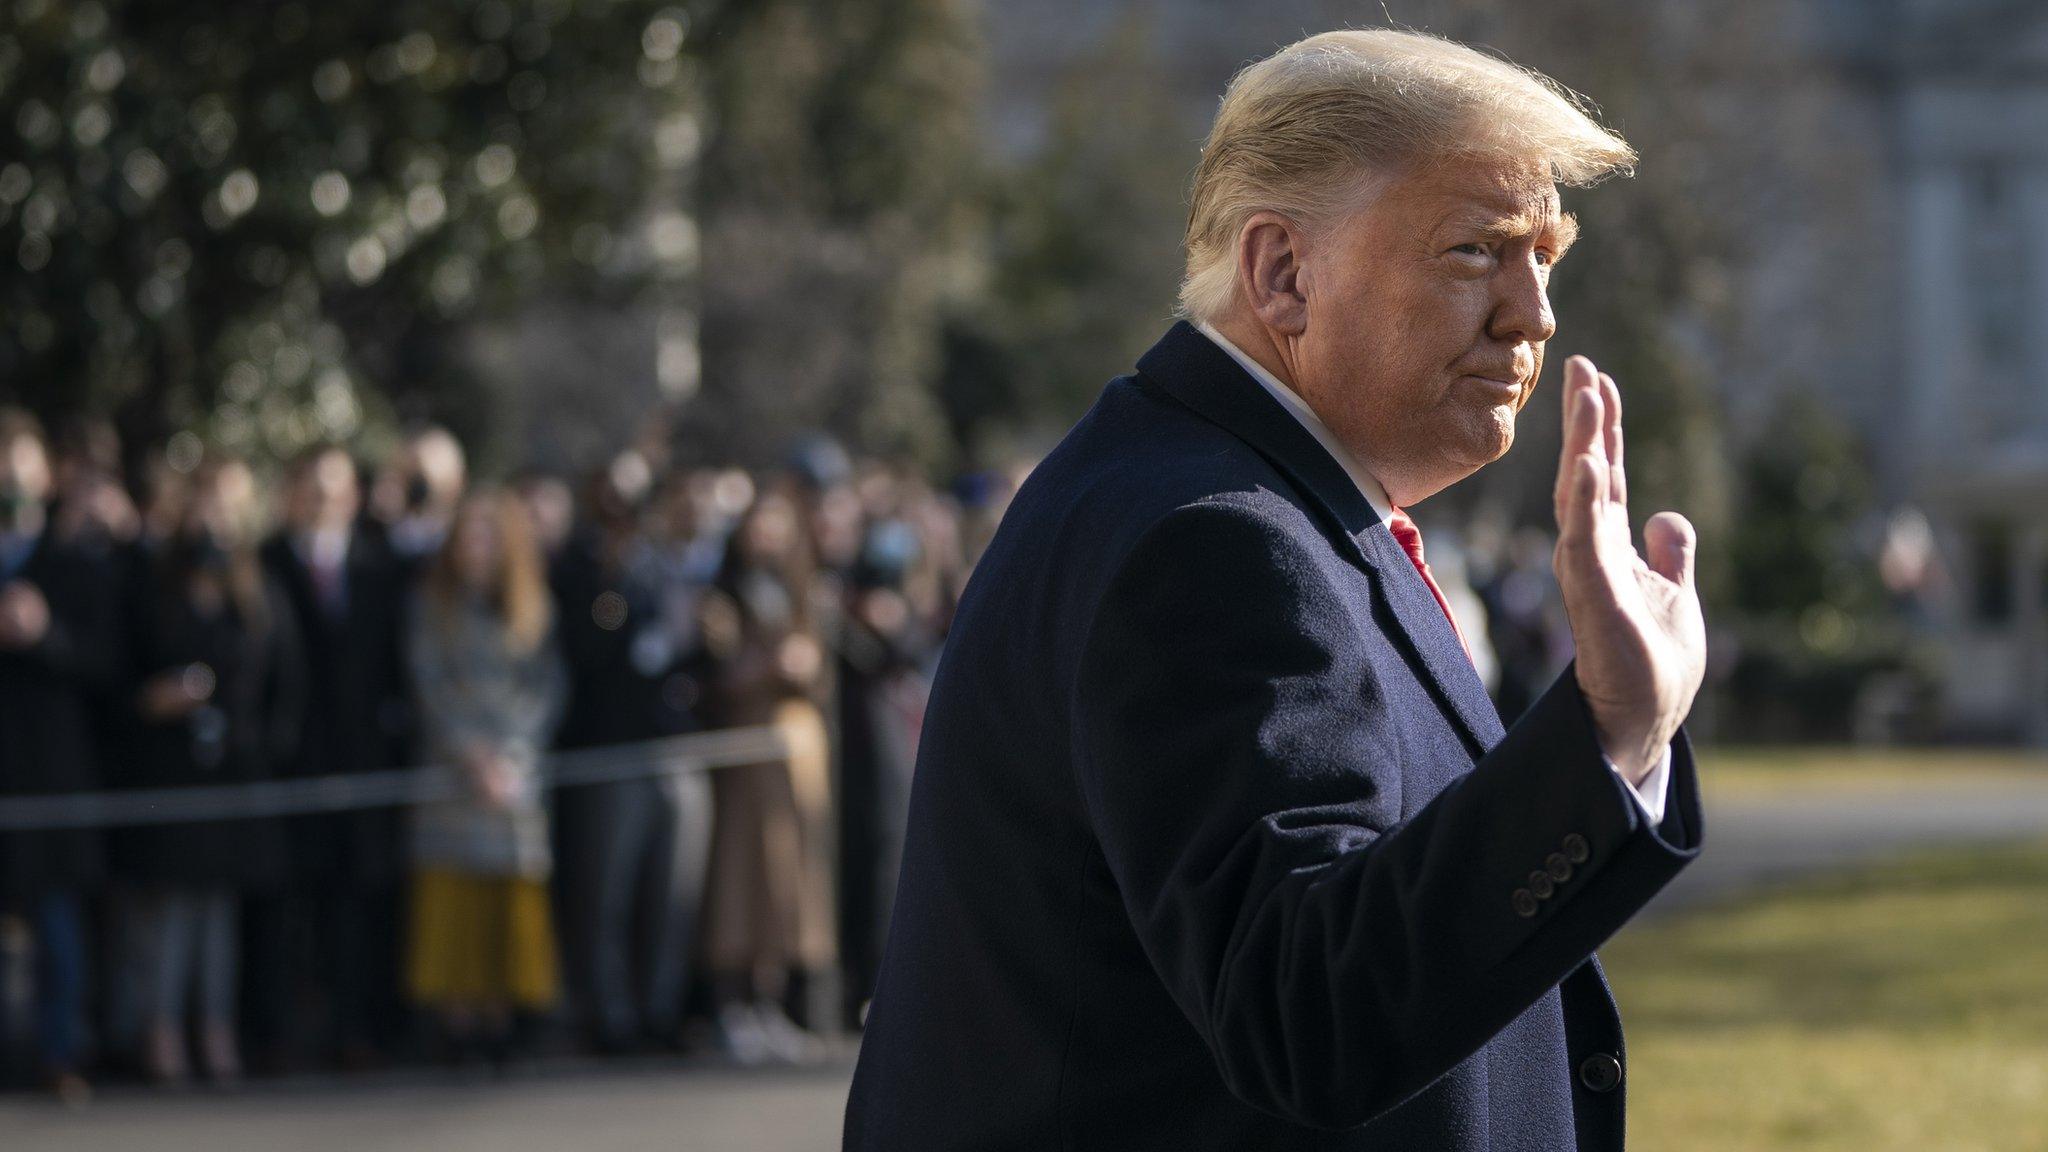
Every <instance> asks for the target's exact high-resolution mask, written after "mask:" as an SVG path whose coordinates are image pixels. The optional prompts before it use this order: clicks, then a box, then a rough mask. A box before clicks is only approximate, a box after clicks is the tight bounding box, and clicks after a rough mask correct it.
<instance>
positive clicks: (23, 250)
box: [0, 0, 698, 455]
mask: <svg viewBox="0 0 2048 1152" xmlns="http://www.w3.org/2000/svg"><path fill="white" fill-rule="evenodd" d="M7 13H8V14H7V16H6V17H5V18H4V19H5V23H0V113H4V125H0V132H11V133H12V137H13V138H12V139H11V140H7V141H6V143H5V145H4V146H0V161H4V163H0V253H4V254H5V256H6V257H7V258H6V259H4V260H0V302H4V303H0V308H4V316H5V318H4V320H0V380H4V381H5V383H4V385H0V387H4V389H5V392H6V393H7V394H10V395H11V396H12V397H13V398H15V399H18V400H21V401H25V402H27V403H29V404H31V405H32V406H34V407H36V408H38V409H40V410H42V411H44V412H46V413H50V414H64V413H70V412H77V411H87V412H98V413H112V414H115V415H116V416H117V417H118V419H119V421H120V423H121V425H122V427H123V429H124V431H126V432H127V433H128V434H129V437H130V440H131V442H139V441H145V440H154V439H156V438H157V437H160V436H161V435H163V434H165V433H166V432H168V431H171V430H173V429H178V428H187V429H192V430H196V431H200V432H202V433H204V434H205V435H206V436H207V437H208V438H209V439H211V440H213V441H216V442H218V443H221V444H224V445H226V446H228V447H231V448H235V449H238V450H241V451H245V452H250V453H255V454H259V455H261V454H274V453H289V452H291V451H294V450H295V449H297V448H298V447H300V446H301V445H303V444H306V443H308V442H311V441H314V440H320V439H330V438H343V437H348V436H351V435H354V434H356V433H357V432H358V430H359V429H361V428H362V427H363V426H364V424H365V421H366V420H368V419H374V418H375V417H376V416H377V415H378V414H379V413H380V412H386V411H389V410H391V409H392V408H393V407H394V406H395V407H397V408H398V409H401V410H405V411H419V412H421V413H422V414H427V415H433V416H436V417H440V418H445V419H447V420H449V421H450V422H451V423H454V424H455V425H457V426H458V429H460V430H463V431H465V432H468V433H471V434H472V435H474V434H475V433H477V432H479V431H482V430H483V429H482V425H483V424H484V423H485V422H487V421H488V420H489V419H490V413H491V405H489V404H486V403H478V402H477V401H478V400H479V399H481V398H482V397H481V396H480V392H481V390H483V389H485V388H487V384H486V382H483V381H480V380H477V379H475V378H473V377H469V376H467V375H466V374H465V371H464V369H463V367H462V364H461V361H460V358H459V357H457V356H454V355H451V354H450V347H451V341H450V339H449V337H450V336H451V334H452V332H453V331H454V330H455V329H456V327H457V326H458V325H460V324H461V323H462V322H464V321H465V320H467V319H472V318H475V317H479V316H489V315H502V314H505V313H507V312H509V311H511V310H513V309H515V308H517V307H518V306H519V305H521V304H522V303H523V302H525V301H527V300H529V299H531V298H532V296H533V293H534V292H535V291H536V289H537V288H538V287H539V286H541V285H542V284H543V283H546V284H547V286H548V287H549V290H550V291H551V292H561V291H570V292H574V291H586V292H591V293H596V294H599V295H611V296H625V295H629V294H631V293H633V292H635V291H637V290H639V289H640V288H641V287H643V286H644V285H645V284H647V283H648V282H649V281H650V280H660V279H663V278H670V279H672V278H674V277H676V276H678V275H687V270H688V268H689V266H690V263H691V261H692V260H693V258H694V245H693V240H694V231H693V230H692V228H691V226H690V222H689V220H688V218H687V217H686V216H683V215H681V214H680V213H679V212H678V211H677V210H676V208H677V207H679V205H678V206H674V207H670V208H669V209H668V210H666V211H661V210H656V211H652V212H650V209H652V208H656V207H658V206H655V205H652V204H650V193H651V190H654V189H657V188H666V187H672V184H673V175H674V173H677V172H680V171H682V170H685V169H686V168H687V167H688V166H689V165H690V164H691V163H692V162H693V160H694V157H695V152H696V142H697V138H698V125H697V120H696V118H695V109H694V103H693V95H692V94H693V91H694V87H693V66H692V63H691V61H690V59H689V56H688V54H687V53H686V52H685V50H684V49H685V43H684V41H685V37H686V34H687V30H688V28H689V20H688V17H687V16H686V15H685V14H684V13H683V12H682V11H681V10H679V9H670V8H663V7H661V6H660V5H659V4H655V3H645V2H641V0H400V2H397V3H391V4H376V5H357V4H344V5H318V4H309V3H304V2H301V0H292V2H288V3H272V2H261V3H258V2H251V0H240V2H228V3H212V4H204V5H190V4H152V3H144V2H141V0H84V2H78V3H60V2H52V0H17V2H15V3H13V4H11V5H9V7H8V9H7ZM650 142H651V143H652V145H653V146H652V147H650V146H649V145H650ZM664 174H667V175H664ZM665 181H666V182H665ZM643 225H644V226H645V231H646V233H647V235H646V236H645V237H644V241H643V237H641V236H640V235H639V234H638V233H637V232H636V231H635V230H636V229H640V228H641V227H642V226H643ZM437 398H439V400H440V402H437ZM449 401H453V402H449Z"/></svg>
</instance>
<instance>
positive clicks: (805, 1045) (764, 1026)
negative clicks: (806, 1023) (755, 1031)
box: [754, 1004, 817, 1064]
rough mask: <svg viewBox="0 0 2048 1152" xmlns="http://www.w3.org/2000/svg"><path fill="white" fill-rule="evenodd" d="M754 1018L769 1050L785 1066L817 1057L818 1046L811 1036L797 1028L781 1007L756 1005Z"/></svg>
mask: <svg viewBox="0 0 2048 1152" xmlns="http://www.w3.org/2000/svg"><path fill="white" fill-rule="evenodd" d="M754 1018H755V1020H756V1021H758V1023H759V1026H760V1031H761V1035H762V1037H763V1039H764V1040H766V1042H767V1044H768V1050H769V1051H770V1052H771V1053H773V1054H774V1056H775V1058H776V1059H777V1060H780V1061H782V1062H783V1063H785V1064H803V1063H807V1062H809V1061H810V1060H811V1059H812V1057H813V1056H815V1055H816V1052H817V1045H816V1043H815V1042H814V1041H813V1039H812V1037H811V1034H810V1033H808V1032H806V1031H804V1030H803V1029H802V1028H799V1027H797V1024H796V1021H794V1020H791V1019H790V1018H789V1017H788V1016H787V1015H786V1014H784V1012H783V1011H782V1008H781V1006H780V1005H776V1004H756V1005H754Z"/></svg>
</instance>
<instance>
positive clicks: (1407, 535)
mask: <svg viewBox="0 0 2048 1152" xmlns="http://www.w3.org/2000/svg"><path fill="white" fill-rule="evenodd" d="M1387 530H1388V531H1390V532H1392V533H1393V534H1394V539H1396V540H1398V541H1400V543H1401V550H1402V551H1404V552H1406V553H1408V559H1409V561H1410V562H1412V563H1413V564H1414V565H1415V570H1416V571H1417V572H1419V573H1421V574H1422V582H1423V583H1424V584H1427V585H1429V594H1430V595H1432V596H1434V597H1436V604H1437V607H1439V608H1442V609H1443V610H1444V619H1446V620H1449V621H1450V622H1451V631H1452V632H1455V633H1457V636H1458V643H1459V644H1460V645H1463V647H1464V649H1465V659H1467V660H1471V659H1472V645H1470V644H1466V643H1465V630H1464V629H1463V628H1460V627H1458V618H1457V617H1456V616H1453V615H1452V614H1451V602H1450V601H1448V600H1446V599H1444V590H1443V589H1441V588H1439V587H1437V586H1436V577H1434V576H1431V575H1430V574H1429V564H1428V563H1427V562H1425V561H1424V560H1423V559H1422V530H1421V529H1419V528H1417V527H1416V526H1415V521H1413V520H1410V519H1409V518H1408V513H1406V512H1403V511H1402V510H1401V509H1399V508H1396V509H1394V514H1393V515H1392V516H1390V517H1388V518H1387ZM1475 663H1476V661H1475Z"/></svg>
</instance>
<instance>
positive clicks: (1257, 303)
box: [1237, 210, 1308, 336]
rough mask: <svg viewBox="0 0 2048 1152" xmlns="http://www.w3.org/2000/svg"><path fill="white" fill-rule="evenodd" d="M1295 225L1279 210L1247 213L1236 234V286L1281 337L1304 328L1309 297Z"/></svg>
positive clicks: (1299, 234)
mask: <svg viewBox="0 0 2048 1152" xmlns="http://www.w3.org/2000/svg"><path fill="white" fill-rule="evenodd" d="M1305 240H1306V237H1305V236H1304V235H1303V233H1302V230H1301V227H1300V225H1298V224H1296V223H1295V222H1294V221H1293V220H1290V219H1288V218H1287V217H1285V216H1282V215H1281V214H1280V213H1278V212H1274V211H1270V210H1262V211H1258V212H1254V213H1252V214H1251V216H1249V217H1248V218H1246V220H1245V222H1244V227H1243V228H1241V229H1239V230H1238V233H1237V286H1238V290H1239V291H1241V292H1243V293H1244V298H1245V300H1246V301H1248V302H1249V303H1250V304H1251V309H1252V314H1253V315H1255V316H1257V317H1258V318H1259V320H1260V322H1261V323H1263V324H1265V325H1266V327H1268V328H1271V329H1273V330H1274V331H1275V332H1278V333H1280V334H1282V335H1286V336H1295V335H1299V334H1300V333H1301V332H1302V331H1303V330H1304V329H1306V328H1307V327H1308V297H1307V296H1306V295H1304V293H1303V291H1302V283H1301V259H1302V255H1303V248H1304V242H1305Z"/></svg>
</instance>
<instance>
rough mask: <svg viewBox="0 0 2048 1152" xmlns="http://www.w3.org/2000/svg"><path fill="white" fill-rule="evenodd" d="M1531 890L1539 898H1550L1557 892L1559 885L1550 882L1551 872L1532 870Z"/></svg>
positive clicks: (1530, 877) (1530, 876)
mask: <svg viewBox="0 0 2048 1152" xmlns="http://www.w3.org/2000/svg"><path fill="white" fill-rule="evenodd" d="M1529 891H1531V892H1534V893H1535V894H1536V898H1537V899H1538V900H1548V899H1550V897H1551V896H1552V895H1554V894H1555V893H1556V892H1557V885H1555V884H1552V883H1551V882H1550V874H1549V873H1548V872H1531V873H1529Z"/></svg>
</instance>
